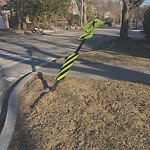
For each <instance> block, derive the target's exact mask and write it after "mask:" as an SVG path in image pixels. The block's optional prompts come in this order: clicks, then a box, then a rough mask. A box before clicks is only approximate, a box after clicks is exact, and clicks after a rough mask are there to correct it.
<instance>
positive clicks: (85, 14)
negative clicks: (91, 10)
mask: <svg viewBox="0 0 150 150" xmlns="http://www.w3.org/2000/svg"><path fill="white" fill-rule="evenodd" d="M83 12H84V23H85V24H86V23H87V3H86V0H85V1H84V11H83Z"/></svg>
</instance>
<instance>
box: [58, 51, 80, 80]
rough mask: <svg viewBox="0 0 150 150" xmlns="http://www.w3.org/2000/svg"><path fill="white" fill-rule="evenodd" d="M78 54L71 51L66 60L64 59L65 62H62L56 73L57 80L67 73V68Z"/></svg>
mask: <svg viewBox="0 0 150 150" xmlns="http://www.w3.org/2000/svg"><path fill="white" fill-rule="evenodd" d="M78 55H79V54H78V53H73V54H71V55H69V56H68V57H67V60H66V61H65V63H64V64H63V66H62V67H61V69H60V71H59V73H58V77H57V79H56V80H57V81H60V80H62V79H63V78H64V77H65V76H66V75H67V74H68V71H69V69H70V68H71V66H72V65H73V62H74V61H75V59H76V58H77V57H78Z"/></svg>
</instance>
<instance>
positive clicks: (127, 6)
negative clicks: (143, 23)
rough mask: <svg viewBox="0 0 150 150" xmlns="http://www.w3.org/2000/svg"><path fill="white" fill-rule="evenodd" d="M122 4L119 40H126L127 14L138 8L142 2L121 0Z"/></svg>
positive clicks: (140, 0) (142, 0) (138, 0)
mask: <svg viewBox="0 0 150 150" xmlns="http://www.w3.org/2000/svg"><path fill="white" fill-rule="evenodd" d="M122 2H123V10H122V23H121V30H120V39H121V40H127V39H128V26H129V12H130V11H131V10H132V9H134V8H137V7H139V6H140V5H141V4H142V3H143V2H144V0H122Z"/></svg>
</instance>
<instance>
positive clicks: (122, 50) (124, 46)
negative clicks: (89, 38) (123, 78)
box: [79, 39, 150, 66]
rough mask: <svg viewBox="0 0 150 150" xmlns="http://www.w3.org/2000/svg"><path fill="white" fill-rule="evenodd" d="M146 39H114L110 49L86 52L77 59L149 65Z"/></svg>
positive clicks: (149, 50) (149, 55) (149, 53)
mask: <svg viewBox="0 0 150 150" xmlns="http://www.w3.org/2000/svg"><path fill="white" fill-rule="evenodd" d="M147 44H149V41H147V40H137V39H136V40H133V39H131V40H129V41H124V42H122V41H116V42H115V43H114V46H113V48H112V49H110V50H107V49H106V50H101V51H95V52H88V53H85V54H81V55H79V59H84V60H90V61H96V62H108V63H115V64H123V65H138V66H150V48H149V47H146V46H145V45H147Z"/></svg>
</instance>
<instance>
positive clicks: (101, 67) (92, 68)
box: [37, 59, 150, 84]
mask: <svg viewBox="0 0 150 150" xmlns="http://www.w3.org/2000/svg"><path fill="white" fill-rule="evenodd" d="M63 62H64V60H62V59H60V60H58V61H57V62H56V63H49V64H48V65H47V66H46V67H45V68H44V69H42V70H40V69H39V70H37V72H38V71H39V72H40V71H42V72H45V73H47V74H54V75H57V73H58V71H59V69H60V68H61V65H62V63H63ZM67 76H70V77H77V78H91V79H96V80H124V81H130V82H137V83H143V84H150V67H141V66H127V65H116V64H111V63H101V62H90V61H75V62H74V64H73V66H72V68H71V69H70V71H69V73H68V75H67Z"/></svg>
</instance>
